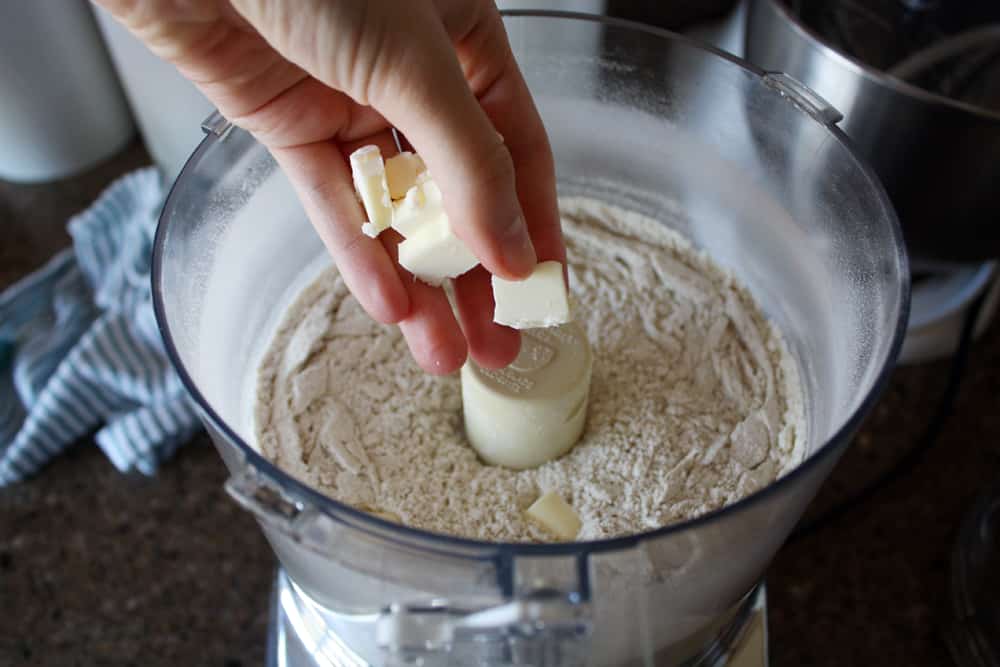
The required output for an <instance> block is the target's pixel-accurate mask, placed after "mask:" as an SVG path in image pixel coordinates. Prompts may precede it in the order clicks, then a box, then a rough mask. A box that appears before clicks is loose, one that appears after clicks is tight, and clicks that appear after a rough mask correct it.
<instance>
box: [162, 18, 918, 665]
mask: <svg viewBox="0 0 1000 667" xmlns="http://www.w3.org/2000/svg"><path fill="white" fill-rule="evenodd" d="M504 20H505V23H506V27H507V31H508V34H509V36H510V41H511V44H512V47H513V50H514V53H515V55H516V57H517V60H518V62H519V63H520V65H521V68H522V69H523V71H524V74H525V77H526V79H527V81H528V85H529V86H530V88H531V90H532V93H533V94H534V96H535V100H536V103H537V105H538V107H539V110H540V112H541V115H542V118H543V120H544V122H545V125H546V127H547V129H548V132H549V137H550V140H551V142H552V147H553V150H554V153H555V159H556V165H557V171H558V181H559V189H560V192H561V194H587V195H589V196H592V197H597V198H604V199H606V200H608V201H609V202H610V203H613V204H617V205H620V206H623V207H626V208H630V209H633V210H637V211H639V212H642V213H645V214H647V215H650V216H652V217H654V218H655V219H657V220H660V221H662V223H663V224H665V225H668V226H670V227H672V228H674V229H676V230H678V231H679V232H681V233H683V234H684V235H686V236H687V237H688V238H690V239H691V240H692V242H693V243H694V244H695V245H696V246H698V247H700V248H702V249H704V250H705V251H706V252H708V253H709V254H710V255H711V256H712V257H714V258H715V260H716V261H718V262H719V263H720V264H722V265H723V266H724V267H726V268H727V269H729V270H731V271H732V272H733V273H734V274H735V275H737V276H738V277H739V278H740V279H741V280H742V281H743V282H744V283H745V284H746V285H747V286H748V287H749V289H750V291H751V292H752V293H753V294H754V295H755V297H756V298H757V300H758V302H759V303H760V304H761V306H762V307H763V309H764V310H765V312H766V313H767V314H768V316H769V317H770V318H772V319H773V320H774V322H776V323H777V325H778V326H779V327H780V328H781V330H782V331H783V332H784V334H785V337H786V339H787V341H788V344H789V347H790V349H791V352H792V354H793V356H794V357H795V359H796V360H797V361H798V363H799V365H800V369H801V375H802V381H803V385H804V389H805V394H806V413H807V419H808V446H807V454H806V458H805V460H804V461H802V462H801V463H800V464H799V465H797V467H795V469H794V470H791V471H790V472H788V473H787V474H785V475H784V476H782V477H781V478H780V479H779V480H778V481H777V482H775V483H773V484H771V485H770V486H768V487H767V488H765V489H764V490H762V491H760V492H758V493H755V494H753V495H751V496H749V497H747V498H745V499H743V500H741V501H739V502H737V503H735V504H733V505H731V506H729V507H726V508H724V509H722V510H719V511H715V512H712V513H710V514H707V515H704V516H701V517H698V518H696V519H694V520H691V521H686V522H682V523H678V524H674V525H670V526H666V527H663V528H661V529H659V530H654V531H650V532H647V533H642V534H636V535H628V536H623V537H620V538H617V539H608V540H602V541H594V542H573V543H560V544H501V543H490V542H483V541H477V540H471V539H461V538H457V537H453V536H448V535H440V534H434V533H430V532H427V531H423V530H417V529H413V528H409V527H407V526H402V525H398V524H395V523H392V522H390V521H386V520H383V519H381V518H379V517H377V516H373V515H371V514H368V513H365V512H362V511H360V510H357V509H354V508H352V507H349V506H346V505H344V504H341V503H339V502H337V501H335V500H332V499H331V498H328V497H325V496H323V495H321V494H319V493H318V492H316V491H314V490H313V489H311V488H308V487H307V486H305V485H303V484H301V483H300V482H298V481H296V480H295V479H293V478H291V477H290V476H289V475H287V474H286V473H284V472H283V471H281V470H279V469H278V468H276V467H275V466H273V465H272V464H271V463H269V462H268V461H267V460H265V459H264V458H263V457H262V456H261V455H260V453H259V451H258V449H257V448H256V446H255V441H254V432H253V428H252V423H251V419H250V406H251V405H252V399H253V390H254V385H255V382H256V368H257V364H258V361H259V360H260V358H261V355H262V353H263V351H264V349H265V347H266V346H267V344H268V343H269V340H270V337H271V335H272V333H273V332H274V329H275V326H276V324H277V321H278V319H279V318H280V317H281V315H282V313H283V311H284V310H285V308H286V306H287V305H288V304H289V303H290V301H291V300H292V299H293V298H294V296H295V295H296V293H297V292H298V290H300V289H301V288H302V287H303V286H305V285H306V284H307V283H308V282H309V280H310V279H311V278H312V277H313V276H315V275H316V273H317V272H318V270H319V269H320V268H322V266H324V265H325V263H326V262H327V260H326V255H325V253H324V250H323V247H322V245H321V243H320V241H319V239H318V238H317V236H316V234H315V233H314V231H313V230H312V228H311V226H310V225H309V223H308V221H307V220H306V217H305V215H304V213H303V211H302V209H301V207H300V205H299V204H298V202H297V200H296V198H295V196H294V194H293V192H292V189H291V188H290V186H289V184H288V182H287V181H286V180H285V178H284V176H283V175H282V173H281V172H280V170H279V169H278V167H277V166H276V165H275V163H274V161H273V160H272V159H271V157H270V156H269V154H268V152H267V151H266V150H265V149H264V148H263V147H262V146H261V145H259V144H257V143H256V142H255V141H254V140H253V138H252V137H251V136H250V135H248V134H247V133H245V132H244V131H242V130H239V129H237V128H234V127H231V126H230V125H229V124H228V123H227V122H226V121H225V120H224V119H222V118H221V117H219V116H218V115H215V116H213V118H211V119H210V120H209V121H208V122H207V124H206V130H207V137H206V139H205V140H204V142H203V143H202V144H201V146H200V147H199V148H198V149H197V151H196V152H195V154H194V155H193V156H192V158H191V159H190V161H189V162H188V164H187V166H186V167H185V169H184V171H183V172H182V174H181V176H180V178H179V179H178V181H177V183H176V184H175V186H174V188H173V190H172V192H171V194H170V196H169V198H168V200H167V202H166V205H165V207H164V209H163V212H162V216H161V220H160V225H159V228H158V230H157V235H156V241H155V249H154V262H153V287H154V303H155V308H156V315H157V319H158V322H159V324H160V327H161V329H162V332H163V335H164V339H165V341H166V346H167V349H168V351H169V353H170V355H171V358H172V360H173V362H174V364H175V365H176V367H177V369H178V371H179V373H180V375H181V377H182V378H183V380H184V382H185V384H186V386H187V387H188V389H189V390H190V392H191V394H192V396H193V397H194V399H195V401H196V402H197V404H198V407H199V409H200V412H201V416H202V419H203V421H204V422H205V425H206V427H207V428H208V430H209V432H210V434H211V436H212V439H213V440H214V442H215V444H216V446H217V447H218V449H219V452H220V454H221V455H222V458H223V459H224V461H225V463H226V465H227V467H228V468H229V471H230V473H231V478H230V479H229V481H228V482H227V484H226V489H227V491H228V492H229V493H230V495H232V496H233V497H234V498H235V499H236V500H237V501H238V502H240V503H241V504H242V505H243V506H244V507H246V508H247V509H249V510H250V511H252V512H253V513H254V515H255V516H256V518H257V520H258V521H259V523H260V525H261V528H262V529H263V531H264V533H265V535H266V536H267V538H268V540H269V541H270V544H271V546H272V547H273V548H274V551H275V553H276V554H277V555H278V558H279V559H280V561H281V564H282V566H283V567H284V569H285V571H286V572H287V575H288V577H289V578H290V580H291V582H292V586H291V590H293V591H294V593H295V600H294V601H293V602H291V603H289V604H291V605H292V606H295V614H296V616H295V617H296V618H298V619H300V621H301V623H302V624H301V626H300V632H301V633H306V634H309V636H310V638H309V641H308V645H309V646H310V647H311V650H312V651H313V653H314V655H316V656H322V657H323V660H326V662H325V663H324V662H323V661H322V660H318V662H319V664H372V665H383V664H423V665H449V664H461V665H466V664H482V665H506V664H532V665H564V664H573V665H576V664H588V665H618V664H647V665H648V664H675V663H681V662H688V663H696V662H698V661H699V660H703V659H708V658H710V657H711V656H713V655H716V656H717V655H718V653H719V652H720V650H724V644H725V641H726V638H727V637H732V636H733V633H734V628H736V629H738V625H739V622H740V619H741V617H742V616H741V610H743V609H744V607H745V605H746V604H747V602H746V601H747V600H748V596H749V594H750V593H751V592H752V591H753V589H754V587H755V586H756V584H757V583H758V581H759V580H760V578H761V575H762V573H763V572H764V569H765V567H766V566H767V564H768V562H769V561H770V559H771V558H772V557H773V555H774V553H775V552H776V551H777V549H778V548H779V546H780V545H781V543H782V542H783V541H784V539H785V538H786V536H787V535H788V533H789V532H790V531H791V529H792V527H793V526H794V524H795V523H796V521H797V520H798V518H799V516H800V514H801V513H802V511H803V510H804V508H805V506H806V504H807V503H808V502H809V500H810V499H811V498H812V497H813V495H814V494H815V492H816V490H817V488H818V487H819V485H820V483H821V482H822V480H823V479H824V478H825V477H826V475H827V474H828V473H829V471H830V469H831V468H832V467H833V465H834V463H835V462H836V460H837V458H838V457H839V455H840V454H841V453H842V452H843V450H844V448H845V447H846V446H847V444H848V442H849V441H850V439H851V437H852V435H853V434H854V432H855V430H856V429H857V427H858V425H859V423H860V421H861V419H862V418H863V416H864V415H865V413H866V412H867V411H868V410H869V408H871V406H872V404H873V402H874V401H875V399H876V396H877V395H878V393H879V391H880V389H881V388H882V386H883V385H884V382H885V380H886V376H887V374H888V372H889V370H890V369H891V367H892V365H893V363H894V361H895V358H896V355H897V353H898V350H899V346H900V343H901V340H902V332H903V329H904V325H905V322H906V315H907V305H908V297H909V292H908V289H909V283H908V275H909V273H908V267H907V261H906V256H905V251H904V247H903V243H902V238H901V236H900V230H899V227H898V224H897V221H896V218H895V215H894V213H893V210H892V208H891V206H890V204H889V201H888V199H887V197H886V194H885V192H884V191H883V189H882V187H881V185H880V184H879V182H878V180H877V179H876V178H875V176H874V175H873V172H872V171H871V170H870V169H869V168H868V166H867V165H866V164H865V163H864V162H862V161H860V160H859V159H858V157H857V156H856V154H855V153H854V152H853V151H852V149H851V147H850V145H849V143H848V142H847V141H846V139H845V137H844V135H843V134H842V133H841V132H840V130H838V129H837V127H836V125H835V121H836V120H837V118H838V114H837V113H836V112H835V111H834V110H833V109H831V108H829V107H828V105H826V104H825V103H824V102H823V101H822V100H821V99H819V98H818V97H816V96H814V95H812V94H811V93H810V91H808V90H807V89H805V88H803V87H801V86H800V85H798V84H797V83H796V82H795V81H794V80H791V79H789V78H787V77H784V76H782V75H774V74H767V73H765V72H762V71H759V70H757V69H755V68H753V67H751V66H749V65H747V64H746V63H744V62H742V61H739V60H737V59H735V58H733V57H730V56H727V55H725V54H723V53H721V52H719V51H715V50H713V49H710V48H708V47H705V46H702V45H699V44H697V43H696V42H693V41H690V40H687V39H685V38H683V37H680V36H678V35H675V34H672V33H669V32H665V31H662V30H656V29H652V28H647V27H643V26H640V25H637V24H630V23H626V22H622V21H617V20H611V19H604V18H598V17H592V16H583V15H571V14H555V13H528V12H517V13H511V14H508V15H506V16H505V18H504ZM414 473H415V474H419V471H414ZM741 605H743V606H741ZM303 610H306V611H303ZM307 612H308V613H307ZM310 619H311V620H310Z"/></svg>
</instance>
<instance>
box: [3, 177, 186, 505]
mask: <svg viewBox="0 0 1000 667" xmlns="http://www.w3.org/2000/svg"><path fill="white" fill-rule="evenodd" d="M162 202H163V186H162V183H161V181H160V176H159V174H158V172H157V171H156V170H155V169H154V168H146V169H141V170H139V171H137V172H134V173H132V174H129V175H126V176H124V177H122V178H121V179H119V180H118V181H116V182H115V183H114V184H112V185H111V186H110V187H109V188H108V189H107V190H105V191H104V192H103V193H102V194H101V196H100V197H99V198H98V200H97V201H96V202H95V203H94V204H93V206H91V207H90V208H89V209H87V210H86V211H84V212H83V213H80V214H79V215H77V216H75V217H74V218H73V219H71V220H70V221H69V225H68V229H69V233H70V236H72V238H73V247H72V248H70V249H67V250H64V251H63V252H61V253H59V254H58V255H56V257H54V258H53V259H52V260H51V261H50V262H49V263H48V264H47V265H46V266H45V267H43V268H42V269H40V270H39V271H37V272H35V273H34V274H32V275H31V276H28V277H27V278H25V279H24V280H22V281H21V282H19V283H17V284H16V285H14V286H13V287H11V288H9V289H8V290H6V291H5V292H3V293H2V294H0V486H2V485H4V484H9V483H11V482H14V481H17V480H20V479H22V478H24V477H26V476H28V475H31V474H33V473H35V472H37V471H38V470H39V469H40V468H41V467H42V466H44V465H45V464H46V463H47V462H48V461H49V460H51V459H52V458H53V457H54V456H56V455H58V454H59V453H60V452H62V451H63V450H64V449H66V447H68V446H69V445H71V444H72V443H73V442H75V441H76V440H78V439H80V438H81V437H83V436H85V435H87V434H88V433H90V432H91V431H93V430H94V429H98V430H97V433H96V435H95V438H94V439H95V440H96V441H97V444H98V445H99V446H100V447H101V449H102V450H104V453H105V454H106V455H107V456H108V458H109V459H110V460H111V462H112V463H113V464H114V465H115V467H117V468H118V469H119V470H121V471H123V472H125V471H129V470H133V469H135V470H139V471H141V472H143V473H145V474H147V475H151V474H153V473H154V472H156V467H157V464H158V463H159V462H160V461H162V460H164V459H165V458H167V457H168V456H170V455H171V454H172V453H173V452H174V450H175V449H176V448H177V446H178V445H180V444H181V443H183V442H184V441H186V440H187V439H189V438H190V437H191V435H192V434H193V433H194V431H195V430H196V429H197V424H198V420H197V416H196V414H195V411H194V406H193V405H192V403H191V401H190V399H189V398H188V395H187V392H186V391H185V389H184V387H183V385H182V384H181V382H180V379H179V378H178V377H177V374H176V373H174V371H173V369H172V368H171V366H170V362H169V361H168V360H167V357H166V354H165V352H164V349H163V341H162V340H161V338H160V333H159V330H158V329H157V327H156V321H155V319H154V317H153V306H152V301H151V295H150V279H149V271H150V260H151V250H152V239H153V231H154V229H155V226H156V215H157V213H158V212H159V209H160V206H161V204H162Z"/></svg>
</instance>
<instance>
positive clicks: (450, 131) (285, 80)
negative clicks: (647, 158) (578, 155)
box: [97, 0, 565, 374]
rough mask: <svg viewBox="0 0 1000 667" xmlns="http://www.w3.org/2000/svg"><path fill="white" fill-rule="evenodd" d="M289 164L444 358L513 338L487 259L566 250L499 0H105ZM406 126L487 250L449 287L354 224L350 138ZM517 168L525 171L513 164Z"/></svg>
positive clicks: (364, 275)
mask: <svg viewBox="0 0 1000 667" xmlns="http://www.w3.org/2000/svg"><path fill="white" fill-rule="evenodd" d="M97 2H98V3H99V4H101V5H103V6H105V7H106V8H107V9H108V10H110V11H111V13H112V14H114V15H115V17H116V18H117V19H118V20H120V21H121V22H122V23H124V24H125V25H126V26H127V27H128V28H129V29H130V30H131V31H132V32H133V33H135V34H136V35H137V36H138V37H139V38H140V39H141V40H142V41H144V42H145V43H146V44H147V45H148V46H149V47H150V48H151V49H152V50H153V51H154V52H155V53H156V54H157V55H159V56H160V57H162V58H164V59H166V60H168V61H170V62H172V63H173V64H174V65H176V66H177V67H178V69H179V70H180V71H181V73H182V74H184V75H185V76H186V77H187V78H189V79H190V80H191V81H193V82H194V83H195V84H196V85H197V86H198V87H199V88H200V89H201V90H202V92H204V94H205V95H206V96H207V97H208V98H209V99H210V100H211V101H212V102H213V103H214V104H215V105H216V107H217V108H218V109H219V111H220V112H221V113H222V114H223V115H224V116H225V117H226V118H227V119H228V120H230V121H231V122H232V123H234V124H235V125H237V126H239V127H242V128H244V129H246V130H248V131H249V132H251V133H252V134H253V135H254V137H255V138H256V139H257V140H258V141H260V142H261V143H262V144H264V145H265V146H267V148H268V149H269V150H270V152H271V154H272V155H273V156H274V158H275V159H276V160H277V162H278V163H279V164H280V165H281V167H282V169H283V170H284V171H285V173H286V174H287V175H288V177H289V180H290V181H291V183H292V185H293V186H294V188H295V190H296V192H297V194H298V195H299V198H300V200H301V201H302V204H303V207H304V209H305V211H306V213H307V215H308V216H309V219H310V220H311V221H312V224H313V226H314V227H315V228H316V230H317V232H318V233H319V235H320V237H321V238H322V240H323V242H324V244H325V245H326V247H327V249H328V250H329V251H330V253H331V255H332V256H333V259H334V261H335V262H336V264H337V267H338V269H339V270H340V273H341V274H342V275H343V277H344V280H345V282H346V283H347V285H348V287H349V288H350V289H351V292H352V293H353V294H354V295H355V297H356V298H357V299H358V301H359V302H360V303H361V305H362V306H363V307H364V308H365V310H366V311H367V312H368V313H369V314H370V315H371V316H372V317H373V318H375V319H376V320H379V321H380V322H385V323H398V324H399V326H400V329H401V330H402V332H403V335H404V337H405V338H406V341H407V344H408V345H409V347H410V350H411V352H412V354H413V356H414V358H415V359H416V360H417V362H418V363H419V364H420V365H421V366H422V367H423V368H424V369H425V370H427V371H428V372H431V373H436V374H446V373H451V372H453V371H455V370H456V369H458V368H459V367H460V366H461V365H462V363H463V362H464V361H465V358H466V354H467V352H468V353H471V355H472V357H473V358H474V359H475V360H476V361H477V362H479V363H480V364H482V365H483V366H487V367H494V368H496V367H502V366H505V365H506V364H508V363H509V362H510V361H512V360H513V358H514V357H515V356H516V355H517V351H518V349H519V336H518V333H517V332H516V331H514V330H512V329H508V328H506V327H501V326H499V325H496V324H494V323H493V321H492V313H493V297H492V292H491V289H490V280H489V273H494V274H497V275H499V276H501V277H504V278H508V279H514V278H522V277H525V276H527V275H528V273H530V271H531V269H532V268H533V267H534V265H535V263H536V260H549V259H555V260H558V261H560V262H563V263H565V248H564V246H563V240H562V232H561V229H560V226H559V217H558V210H557V205H556V192H555V170H554V165H553V160H552V153H551V150H550V148H549V144H548V138H547V137H546V134H545V130H544V128H543V126H542V123H541V119H540V118H539V116H538V112H537V110H536V109H535V107H534V103H533V102H532V100H531V96H530V94H529V92H528V89H527V86H526V85H525V83H524V80H523V78H522V76H521V73H520V70H519V69H518V67H517V65H516V63H515V62H514V58H513V55H512V53H511V50H510V46H509V44H508V42H507V36H506V33H505V31H504V27H503V22H502V20H501V18H500V15H499V13H498V11H497V9H496V7H495V5H494V4H493V2H492V0H201V1H199V0H97ZM390 124H391V126H394V127H396V128H397V129H398V130H400V131H401V132H402V133H403V134H404V135H405V137H406V139H407V140H408V141H409V142H410V143H411V144H412V145H413V147H414V148H415V149H416V151H417V152H418V153H419V154H420V156H421V157H422V158H423V160H424V162H425V163H426V165H427V168H428V170H429V172H430V173H431V175H432V176H433V178H434V180H435V182H436V183H437V184H438V186H439V187H440V189H441V192H442V197H443V201H444V204H445V210H446V212H447V214H448V217H449V219H450V221H451V224H452V227H453V230H454V232H455V234H456V235H457V236H458V237H459V238H461V239H462V240H463V241H464V242H465V243H466V244H467V245H468V246H469V248H470V249H471V250H472V251H473V252H474V253H475V254H476V256H477V257H478V258H479V259H480V260H481V262H482V266H479V267H477V268H476V269H473V270H472V271H470V272H468V273H466V274H465V275H463V276H461V277H460V278H458V279H457V280H456V281H455V301H456V306H457V311H458V315H459V319H460V320H461V327H460V326H459V323H458V321H457V320H456V318H455V315H454V314H453V312H452V309H451V307H450V305H449V304H448V301H447V298H446V296H445V294H444V291H443V290H441V289H440V288H434V287H430V286H428V285H426V284H424V283H422V282H419V281H417V280H414V279H413V277H412V276H410V275H409V274H408V273H407V272H406V271H405V270H404V269H402V268H401V267H400V266H399V265H398V264H397V263H396V261H395V257H396V254H395V253H396V247H395V246H396V244H397V243H398V242H399V240H400V237H399V236H398V235H396V234H395V233H394V232H391V230H390V231H389V232H386V233H383V234H382V235H381V236H380V237H379V238H378V239H371V238H369V237H367V236H365V235H364V234H362V232H361V223H362V220H363V213H362V210H361V208H360V206H359V204H358V202H357V200H356V198H355V196H354V191H353V187H352V183H351V175H350V171H349V168H348V164H347V159H346V158H347V155H349V154H350V152H351V151H353V150H354V149H355V148H358V147H359V146H362V145H365V144H369V143H374V144H377V145H378V146H379V147H380V148H381V150H382V153H383V155H385V156H386V157H388V156H390V155H392V154H394V153H395V152H396V150H395V145H394V142H393V140H392V136H391V131H390V129H389V128H390ZM515 177H516V178H515Z"/></svg>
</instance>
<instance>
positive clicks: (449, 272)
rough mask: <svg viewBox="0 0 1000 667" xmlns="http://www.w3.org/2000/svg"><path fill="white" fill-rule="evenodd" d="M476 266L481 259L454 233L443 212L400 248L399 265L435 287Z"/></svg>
mask: <svg viewBox="0 0 1000 667" xmlns="http://www.w3.org/2000/svg"><path fill="white" fill-rule="evenodd" d="M477 264H479V259H477V258H476V256H475V255H473V254H472V251H471V250H469V249H468V248H467V247H466V245H465V244H464V243H462V240H461V239H460V238H458V237H457V236H455V234H454V233H452V231H451V225H449V224H448V218H447V216H445V214H444V212H441V213H439V214H438V215H437V216H435V217H434V218H433V219H431V220H428V221H426V222H423V223H422V224H421V225H420V226H419V227H418V228H417V229H416V230H415V231H414V233H413V234H411V235H410V236H408V237H407V238H406V240H405V241H403V242H402V243H400V244H399V265H400V266H402V267H403V268H404V269H406V270H407V271H409V272H410V273H412V274H413V275H414V276H416V277H417V278H418V279H419V280H422V281H423V282H425V283H427V284H428V285H433V286H435V287H436V286H438V285H440V284H441V283H443V282H444V281H445V279H446V278H456V277H458V276H460V275H462V274H463V273H465V272H466V271H468V270H469V269H471V268H472V267H474V266H476V265H477Z"/></svg>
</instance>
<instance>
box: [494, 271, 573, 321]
mask: <svg viewBox="0 0 1000 667" xmlns="http://www.w3.org/2000/svg"><path fill="white" fill-rule="evenodd" d="M492 282H493V301H494V302H495V304H496V306H495V308H494V309H493V321H494V322H496V323H497V324H503V325H505V326H508V327H513V328H515V329H534V328H539V327H554V326H557V325H559V324H565V323H566V322H569V321H570V319H571V317H570V311H569V296H568V295H567V293H566V281H565V280H564V279H563V267H562V264H560V263H559V262H555V261H548V262H539V264H538V265H537V266H536V267H535V270H534V271H532V273H531V275H530V276H528V277H527V278H525V279H524V280H504V279H503V278H499V277H497V276H493V278H492Z"/></svg>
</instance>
